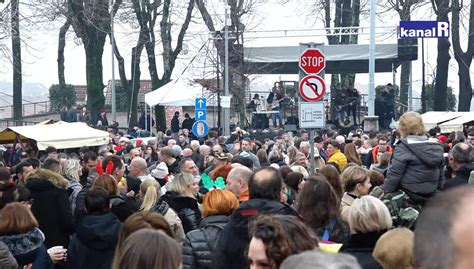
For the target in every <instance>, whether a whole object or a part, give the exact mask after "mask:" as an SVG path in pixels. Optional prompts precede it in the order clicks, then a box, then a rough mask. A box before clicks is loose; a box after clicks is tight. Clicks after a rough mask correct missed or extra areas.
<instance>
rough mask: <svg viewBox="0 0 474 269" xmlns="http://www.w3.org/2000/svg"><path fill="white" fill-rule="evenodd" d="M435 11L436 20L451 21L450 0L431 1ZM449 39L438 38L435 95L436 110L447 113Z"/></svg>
mask: <svg viewBox="0 0 474 269" xmlns="http://www.w3.org/2000/svg"><path fill="white" fill-rule="evenodd" d="M431 4H432V6H433V10H434V12H435V13H436V20H438V21H449V18H448V14H449V12H451V7H450V5H449V4H450V3H449V0H431ZM450 46H451V45H450V43H449V39H448V38H438V58H437V60H436V63H437V65H436V69H437V70H436V74H437V76H436V83H435V94H434V106H433V108H434V110H435V111H446V109H447V88H448V72H449V60H450V59H451V56H449V47H450Z"/></svg>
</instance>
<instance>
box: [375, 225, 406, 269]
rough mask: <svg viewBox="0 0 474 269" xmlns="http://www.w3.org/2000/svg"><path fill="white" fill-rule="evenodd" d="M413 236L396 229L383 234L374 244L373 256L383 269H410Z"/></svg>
mask: <svg viewBox="0 0 474 269" xmlns="http://www.w3.org/2000/svg"><path fill="white" fill-rule="evenodd" d="M414 241H415V234H414V233H413V232H412V231H410V230H409V229H407V228H396V229H393V230H391V231H388V232H386V233H385V234H383V235H382V236H381V237H380V238H379V240H378V241H377V244H375V248H374V252H373V256H374V258H375V260H377V261H378V262H379V263H380V264H381V265H382V266H383V268H384V269H404V268H411V266H412V265H413V264H414V255H413V247H414V245H415V242H414Z"/></svg>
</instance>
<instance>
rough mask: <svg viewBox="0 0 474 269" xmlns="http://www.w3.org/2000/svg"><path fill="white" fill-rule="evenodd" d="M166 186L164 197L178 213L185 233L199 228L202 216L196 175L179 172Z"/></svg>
mask: <svg viewBox="0 0 474 269" xmlns="http://www.w3.org/2000/svg"><path fill="white" fill-rule="evenodd" d="M166 186H167V188H168V191H167V192H166V193H165V194H164V195H163V196H162V198H163V200H164V201H165V202H167V203H168V204H169V205H170V207H171V208H172V209H174V211H176V212H177V213H178V217H179V218H180V219H181V222H182V223H183V229H184V233H188V232H190V231H192V230H196V229H198V228H199V223H200V222H201V218H202V217H201V211H200V210H199V206H198V201H197V194H198V190H199V186H198V183H197V182H196V181H195V180H194V176H193V175H191V174H188V173H179V174H177V175H176V176H175V177H174V179H173V181H171V182H169V183H168V184H167V185H166Z"/></svg>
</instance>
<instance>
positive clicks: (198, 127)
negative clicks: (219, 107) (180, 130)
mask: <svg viewBox="0 0 474 269" xmlns="http://www.w3.org/2000/svg"><path fill="white" fill-rule="evenodd" d="M206 117H207V100H206V98H196V100H195V104H194V118H195V119H196V122H195V123H194V124H193V130H192V131H193V134H194V135H195V136H196V137H199V138H201V137H204V136H206V135H207V133H208V132H209V125H207V122H206Z"/></svg>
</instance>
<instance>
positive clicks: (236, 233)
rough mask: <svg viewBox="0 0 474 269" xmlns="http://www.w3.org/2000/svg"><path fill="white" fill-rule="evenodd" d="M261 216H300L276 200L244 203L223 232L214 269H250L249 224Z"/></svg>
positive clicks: (218, 244) (253, 200)
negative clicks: (248, 253) (246, 252)
mask: <svg viewBox="0 0 474 269" xmlns="http://www.w3.org/2000/svg"><path fill="white" fill-rule="evenodd" d="M261 214H281V215H291V216H299V215H298V213H297V212H296V211H295V210H294V209H293V208H291V207H290V206H289V205H286V204H283V203H280V202H279V201H276V200H268V199H255V198H254V199H250V200H249V201H247V202H245V203H242V204H241V205H240V208H239V209H237V210H236V211H235V212H234V213H233V214H232V215H231V216H230V219H229V223H228V224H227V226H226V227H225V228H224V230H223V231H222V233H221V235H220V238H219V242H218V243H217V247H216V249H215V251H214V256H213V268H226V269H242V268H248V264H247V258H246V256H245V251H246V249H247V247H248V245H249V243H250V236H249V226H250V225H249V224H250V223H251V221H252V220H253V219H255V218H256V217H257V216H258V215H261Z"/></svg>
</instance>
